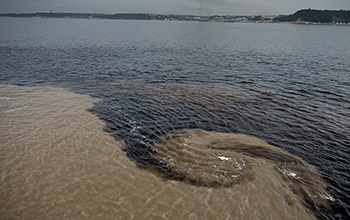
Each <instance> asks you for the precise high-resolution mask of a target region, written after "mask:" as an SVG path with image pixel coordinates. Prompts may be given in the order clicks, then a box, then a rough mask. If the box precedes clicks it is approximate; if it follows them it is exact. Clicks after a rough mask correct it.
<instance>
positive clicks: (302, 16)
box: [0, 9, 350, 25]
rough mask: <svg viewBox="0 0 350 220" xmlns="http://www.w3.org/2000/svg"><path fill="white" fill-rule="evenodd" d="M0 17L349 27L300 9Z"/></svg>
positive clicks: (342, 17) (345, 21)
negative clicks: (290, 11) (265, 13)
mask: <svg viewBox="0 0 350 220" xmlns="http://www.w3.org/2000/svg"><path fill="white" fill-rule="evenodd" d="M0 17H16V18H72V19H109V20H160V21H199V22H231V23H233V22H240V23H290V24H307V25H320V24H321V25H322V24H323V25H324V24H326V25H350V11H346V10H339V11H330V10H314V9H302V10H299V11H297V12H295V13H294V14H291V15H271V16H261V15H211V16H201V15H176V14H148V13H116V14H101V13H66V12H35V13H3V14H0Z"/></svg>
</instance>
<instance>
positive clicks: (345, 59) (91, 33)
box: [0, 18, 350, 219]
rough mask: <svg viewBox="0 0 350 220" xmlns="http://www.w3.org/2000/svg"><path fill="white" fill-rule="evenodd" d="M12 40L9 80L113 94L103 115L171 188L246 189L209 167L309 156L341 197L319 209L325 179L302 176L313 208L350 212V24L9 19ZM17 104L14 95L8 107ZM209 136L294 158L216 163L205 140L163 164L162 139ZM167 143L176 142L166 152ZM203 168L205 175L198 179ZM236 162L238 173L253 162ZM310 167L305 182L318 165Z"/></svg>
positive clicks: (5, 50) (5, 58)
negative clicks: (256, 142)
mask: <svg viewBox="0 0 350 220" xmlns="http://www.w3.org/2000/svg"><path fill="white" fill-rule="evenodd" d="M0 33H1V34H0V83H1V84H3V85H8V84H9V85H17V86H34V87H43V86H51V87H61V88H66V89H69V90H71V91H74V92H76V93H79V94H84V95H90V96H92V97H94V98H99V99H102V100H103V102H101V103H98V104H97V105H96V106H95V107H94V108H93V109H92V110H91V111H92V112H93V113H95V114H97V115H98V116H99V118H100V119H103V120H104V121H105V122H106V124H107V125H108V127H107V128H106V130H107V131H109V132H111V133H112V134H113V135H114V137H115V138H116V139H117V140H122V141H124V142H125V151H126V153H127V155H128V158H129V159H130V160H131V161H133V162H134V163H135V164H136V165H138V166H139V167H138V168H137V169H139V170H140V172H145V173H147V172H151V173H152V172H153V171H155V172H156V173H157V172H158V173H159V174H155V175H156V176H157V175H158V176H157V178H158V179H160V180H161V181H171V180H176V181H175V183H177V182H181V181H185V182H186V183H189V185H192V186H194V187H197V188H206V189H207V190H212V189H213V190H216V188H217V187H219V188H220V185H222V187H224V188H229V187H231V185H235V184H239V183H236V182H237V181H235V179H232V178H233V176H235V175H239V174H238V173H239V172H238V171H237V172H236V171H235V172H232V173H230V171H226V168H222V170H220V172H221V171H222V172H223V173H224V174H222V176H220V177H217V179H215V181H214V180H213V179H212V177H210V176H209V177H208V176H206V177H203V175H202V174H203V172H204V174H208V175H213V176H215V175H216V172H217V169H212V168H213V167H212V166H211V165H210V164H214V165H215V164H216V162H215V161H213V160H211V159H210V158H211V157H212V158H214V157H215V158H219V159H220V160H219V162H218V163H217V166H224V165H222V164H221V162H222V161H224V162H225V161H228V160H231V157H229V156H227V155H231V156H232V158H234V156H233V152H231V151H235V152H239V153H243V154H244V155H245V156H247V155H248V156H249V157H250V158H256V157H258V158H265V159H266V161H269V162H268V163H267V162H266V164H269V165H266V166H271V167H275V168H274V169H277V170H279V172H282V173H283V172H284V171H281V170H283V169H284V168H285V167H290V166H292V165H291V164H299V165H300V164H304V162H301V161H302V160H303V161H306V162H307V163H308V164H310V165H312V166H314V167H315V168H316V169H317V170H318V171H319V172H320V175H321V176H323V177H322V179H323V180H325V182H326V183H327V187H326V188H327V190H328V192H329V193H330V195H332V198H330V199H329V200H330V201H329V202H330V203H331V204H330V205H329V207H328V206H327V207H325V206H324V204H323V203H318V202H314V200H316V199H314V198H313V197H312V196H313V194H312V193H308V189H314V188H316V187H315V186H314V185H312V184H313V183H312V182H315V185H316V186H317V185H318V181H319V179H317V178H315V179H313V178H309V177H307V178H305V179H303V177H300V178H301V179H299V180H300V181H299V182H298V181H296V180H295V181H294V180H293V181H294V182H293V181H291V182H293V184H294V185H293V184H292V185H293V187H294V188H293V189H294V191H293V190H292V191H293V193H294V194H296V195H299V196H300V197H301V198H302V199H301V201H302V204H304V205H305V206H306V207H307V209H308V210H311V211H309V212H310V213H312V214H313V215H314V216H316V217H317V218H321V219H322V218H324V219H348V218H349V217H350V165H349V159H350V62H349V60H350V44H349V39H350V29H349V27H343V26H330V25H291V24H244V23H203V22H162V21H119V20H79V19H76V20H74V19H16V18H1V19H0ZM10 98H11V97H7V98H6V97H5V96H4V97H3V98H2V99H0V102H3V103H5V101H4V100H7V99H10ZM6 111H8V110H6ZM19 111H20V110H19ZM1 114H5V113H1ZM200 130H205V131H208V135H209V134H210V135H212V134H213V133H210V132H214V134H217V135H218V136H220V135H221V134H224V133H226V134H227V133H241V134H246V135H251V136H255V137H257V138H259V139H262V140H265V141H266V142H268V143H269V144H271V145H273V146H276V147H278V148H279V149H282V150H284V151H285V152H288V153H289V154H288V153H282V152H279V151H278V153H276V150H271V149H268V150H266V149H267V148H266V149H265V148H264V149H261V148H256V149H255V150H249V149H248V148H244V147H243V148H242V147H240V148H239V149H236V148H235V149H234V150H232V149H231V147H229V148H228V147H225V149H224V147H216V148H220V149H221V150H225V152H226V153H227V155H226V154H225V155H226V156H219V157H217V155H216V154H215V153H213V152H216V151H215V150H214V151H213V152H211V151H210V152H206V151H203V152H202V151H201V153H199V154H198V155H200V157H201V158H209V159H208V161H206V159H198V157H197V156H193V155H194V153H193V152H192V150H193V151H194V152H197V151H198V149H201V147H202V146H207V145H205V144H203V145H202V143H201V144H199V145H198V146H201V147H195V148H193V149H192V148H191V149H190V150H188V149H187V150H186V152H187V151H188V152H189V154H190V156H188V157H186V158H188V159H184V161H182V159H181V161H180V162H179V163H177V162H175V163H173V162H169V161H172V160H177V159H178V157H177V156H176V157H175V156H174V155H173V154H172V153H169V155H165V156H164V155H163V154H168V153H164V152H165V151H164V149H163V147H160V148H159V149H161V150H159V152H161V155H163V156H164V158H168V159H169V158H170V159H169V160H168V159H164V161H163V160H162V159H161V161H159V160H160V159H159V158H158V156H159V155H156V156H155V155H154V154H155V152H154V151H155V150H156V151H157V147H155V146H157V145H155V143H162V141H163V142H164V140H167V137H168V138H169V135H170V137H173V139H174V140H175V142H176V143H182V145H181V146H182V147H183V146H185V147H186V143H187V142H186V140H187V139H186V138H189V135H188V133H189V132H190V133H191V131H192V133H193V134H194V136H196V135H198V132H199V134H200V135H199V136H200V137H201V135H202V136H203V139H205V138H204V137H207V136H206V135H203V134H202V133H201V132H203V131H200ZM215 132H218V133H215ZM171 135H173V136H171ZM181 135H183V136H181ZM210 135H209V136H210ZM179 136H180V137H179ZM210 137H211V136H210ZM225 137H226V136H225ZM162 138H163V139H162ZM230 138H232V137H231V136H230ZM190 139H191V138H190ZM190 139H189V140H190ZM191 140H192V139H191ZM195 140H196V141H197V139H195ZM225 140H226V139H225ZM230 141H232V139H230ZM230 141H229V142H230ZM217 142H220V140H217ZM167 143H172V140H170V141H166V143H165V145H164V146H167V145H166V144H167ZM183 143H185V144H183ZM225 143H226V142H225ZM230 143H231V142H230ZM244 143H245V142H244ZM196 144H198V143H197V142H196ZM196 144H194V145H196ZM214 145H215V144H214V143H212V146H214ZM243 145H244V144H243ZM263 145H264V144H263ZM271 145H269V146H271ZM196 146H197V145H196ZM215 146H216V145H215ZM220 146H223V145H220ZM225 146H226V145H225ZM230 146H232V144H230ZM264 146H265V145H264ZM170 148H171V147H168V148H167V149H170ZM197 148H198V149H197ZM250 149H251V148H250ZM175 151H176V149H175ZM157 152H158V151H157ZM159 152H158V153H159ZM191 152H192V153H191ZM3 154H4V155H5V153H3ZM178 154H179V155H181V154H180V153H176V155H178ZM203 155H204V156H203ZM213 155H214V156H213ZM291 155H294V156H296V158H293V156H291ZM207 156H208V157H207ZM172 157H173V158H172ZM276 158H277V159H276ZM300 158H301V159H302V160H301V159H300ZM253 160H255V159H252V161H253ZM199 161H206V162H203V163H201V162H199ZM220 161H221V162H220ZM232 161H233V160H232ZM232 161H231V162H232ZM242 161H243V160H242ZM247 161H249V159H247ZM306 162H305V164H306ZM169 163H173V164H171V165H169ZM191 163H193V164H196V165H193V166H192V165H191ZM270 163H271V164H273V165H270ZM182 164H184V165H182ZM197 164H200V165H198V167H197V168H196V169H197V170H196V171H193V173H186V172H190V171H186V170H187V169H188V168H187V167H191V168H193V167H194V166H197ZM232 164H235V165H234V166H236V168H237V169H238V168H239V167H240V166H242V165H243V164H244V163H243V162H242V163H241V162H240V161H239V160H237V161H234V162H232ZM232 164H231V165H230V167H232V166H233V165H232ZM252 164H258V162H256V161H255V162H252ZM262 164H265V162H264V163H262ZM283 164H284V165H283ZM214 165H213V166H214ZM215 166H216V165H215ZM225 166H226V165H225ZM259 166H263V165H261V164H260V162H259ZM293 166H294V165H293ZM176 167H181V168H176ZM183 167H185V168H183ZM209 167H210V168H209ZM281 167H282V168H281ZM300 167H301V168H300ZM300 167H298V172H300V173H298V175H301V176H302V174H303V173H307V172H309V169H311V168H309V165H302V166H300ZM149 168H151V169H153V171H150V170H149ZM299 168H300V169H301V171H300V170H299ZM172 169H175V171H173V170H172ZM181 169H185V171H183V173H181V172H182V171H181ZM291 169H292V170H294V171H295V170H297V169H296V168H295V169H294V168H291ZM169 170H170V171H169ZM203 170H209V171H203ZM305 170H306V171H305ZM225 172H226V173H225ZM242 172H243V171H242ZM295 172H296V171H295ZM213 173H214V174H213ZM227 173H230V174H229V175H230V177H228V176H225V175H228V174H227ZM310 173H312V174H313V175H315V176H318V175H319V174H318V173H317V172H316V171H315V172H314V171H312V172H311V171H310ZM315 173H316V174H315ZM284 174H285V172H284ZM164 175H165V176H164ZM261 175H264V173H261ZM268 175H269V174H268V173H266V175H265V176H268ZM273 175H275V174H273ZM273 175H272V174H271V176H273ZM276 175H280V174H276ZM285 175H286V176H288V175H287V174H285ZM293 175H294V174H293ZM293 175H292V176H293ZM248 176H249V175H248ZM189 177H190V178H189ZM215 178H216V177H215ZM242 178H243V177H242ZM247 178H248V177H247ZM276 178H277V177H276ZM288 178H289V177H288ZM288 178H287V179H288ZM243 179H244V178H243ZM248 179H249V178H248ZM296 179H297V178H296ZM141 181H142V180H141ZM203 181H204V182H203ZM288 181H289V179H288ZM303 181H309V182H307V183H306V182H303ZM248 182H249V181H248ZM296 182H298V183H296ZM310 182H311V183H310ZM146 183H147V181H146ZM146 183H145V184H146ZM212 183H213V184H212ZM221 183H222V184H221ZM298 184H299V185H298ZM300 184H301V185H303V186H305V185H307V187H306V188H303V187H300ZM309 184H311V185H312V187H311V186H309ZM297 185H298V186H297ZM321 185H322V184H321ZM192 186H191V187H192ZM308 187H309V188H308ZM321 188H322V187H321ZM311 191H312V190H311ZM316 191H317V190H316ZM184 192H185V191H184ZM210 192H211V191H210ZM243 195H244V194H243ZM271 198H272V197H271ZM288 198H289V197H288ZM87 199H89V197H87ZM287 200H288V199H287ZM212 202H213V201H212ZM217 202H219V201H217ZM287 203H289V202H287ZM320 204H321V205H320ZM193 209H195V208H193V207H192V210H193ZM221 211H222V210H221ZM2 212H6V210H5V211H2ZM159 216H160V215H159ZM168 217H169V216H168ZM226 217H227V216H226ZM231 217H232V216H231ZM227 218H229V217H227ZM232 218H234V216H233V217H232ZM253 218H259V216H258V215H257V216H254V217H253Z"/></svg>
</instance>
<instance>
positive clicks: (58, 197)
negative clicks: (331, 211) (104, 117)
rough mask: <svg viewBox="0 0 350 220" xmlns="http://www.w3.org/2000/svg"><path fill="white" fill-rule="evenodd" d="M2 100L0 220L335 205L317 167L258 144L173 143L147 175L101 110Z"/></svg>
mask: <svg viewBox="0 0 350 220" xmlns="http://www.w3.org/2000/svg"><path fill="white" fill-rule="evenodd" d="M0 98H1V101H0V122H1V123H0V126H1V129H0V139H1V143H0V158H1V159H0V170H1V172H0V173H1V178H0V216H1V219H315V218H317V215H315V212H314V211H313V209H312V207H310V206H313V208H314V207H321V208H322V207H326V206H328V205H329V203H330V202H331V200H332V195H331V194H330V193H329V192H328V191H327V190H326V183H325V182H324V181H323V179H322V175H321V174H320V172H318V171H317V170H316V169H315V168H314V167H313V166H311V165H309V164H308V163H306V162H305V161H303V160H302V159H300V158H298V157H295V156H293V155H291V154H289V153H286V152H284V151H283V150H281V149H279V148H276V147H274V146H271V145H269V144H268V143H266V142H265V141H262V140H260V139H258V138H255V137H252V136H247V135H243V134H229V133H219V132H214V131H212V132H208V131H203V130H199V129H194V130H183V131H178V132H175V133H173V134H168V135H167V136H164V137H162V138H160V139H159V140H158V141H157V142H156V143H155V144H154V148H153V151H152V154H153V155H154V158H155V162H154V163H158V164H159V167H160V170H154V169H145V168H140V167H139V166H137V164H136V163H134V162H133V161H132V160H130V158H129V157H128V156H127V155H126V153H125V151H124V150H123V149H124V148H125V145H124V143H123V141H117V140H116V139H115V138H113V137H112V136H111V135H110V134H109V133H107V132H106V131H105V130H104V129H105V127H106V125H105V123H104V122H103V121H101V120H100V119H99V118H98V117H97V116H96V115H93V114H92V113H90V112H89V111H87V110H88V109H91V108H92V107H93V106H94V105H95V104H96V103H97V102H100V101H101V100H98V99H93V98H91V97H89V96H83V95H78V94H75V93H72V92H68V91H65V90H63V89H60V88H50V87H37V88H30V87H17V86H1V87H0ZM167 172H170V173H167ZM171 177H172V178H171Z"/></svg>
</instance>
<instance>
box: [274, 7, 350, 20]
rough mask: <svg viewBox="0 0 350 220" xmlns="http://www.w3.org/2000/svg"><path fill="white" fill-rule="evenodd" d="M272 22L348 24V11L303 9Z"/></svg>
mask: <svg viewBox="0 0 350 220" xmlns="http://www.w3.org/2000/svg"><path fill="white" fill-rule="evenodd" d="M274 20H275V21H277V22H295V21H297V20H302V21H305V22H320V23H332V22H346V23H347V22H350V11H345V10H340V11H332V10H315V9H303V10H299V11H297V12H295V13H294V14H292V15H289V16H280V17H277V18H275V19H274Z"/></svg>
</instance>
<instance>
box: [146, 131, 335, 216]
mask: <svg viewBox="0 0 350 220" xmlns="http://www.w3.org/2000/svg"><path fill="white" fill-rule="evenodd" d="M152 154H153V155H154V164H155V166H156V169H157V170H158V171H160V172H161V173H162V174H163V175H165V176H164V177H166V178H169V179H173V180H182V181H185V182H188V183H190V184H192V185H196V186H204V187H233V186H235V185H237V184H240V185H247V184H250V183H252V182H253V183H254V187H257V188H259V187H261V188H264V190H266V189H268V188H269V187H271V189H268V190H274V191H275V192H274V193H277V194H280V195H281V198H283V200H284V202H285V203H286V204H287V205H293V204H294V203H298V202H300V201H301V202H302V203H303V204H304V205H305V206H306V207H308V208H309V209H310V210H311V211H312V212H313V213H314V214H315V215H316V216H317V215H318V214H317V213H318V212H319V211H320V210H321V209H330V208H331V207H330V205H331V201H332V200H333V198H332V196H331V195H330V193H329V192H328V191H327V190H326V183H325V181H324V180H323V178H322V175H321V173H320V172H319V171H317V170H316V169H315V168H314V167H313V166H312V165H310V164H308V163H307V162H305V161H304V160H302V159H301V158H299V157H296V156H294V155H292V154H289V153H287V152H285V151H283V150H282V149H280V148H277V147H274V146H272V145H270V144H268V143H267V142H265V141H263V140H260V139H258V138H255V137H252V136H248V135H243V134H230V133H220V132H215V131H211V132H208V131H203V130H199V129H194V130H182V131H178V132H175V133H173V134H170V135H167V136H165V137H163V138H161V139H159V140H158V141H157V142H156V143H154V147H153V149H152ZM266 175H267V176H268V178H270V180H272V182H274V183H277V188H274V187H272V186H271V185H266V183H265V182H264V180H263V179H266ZM286 190H287V191H288V192H289V193H286V192H287V191H286ZM291 195H293V196H291Z"/></svg>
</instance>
